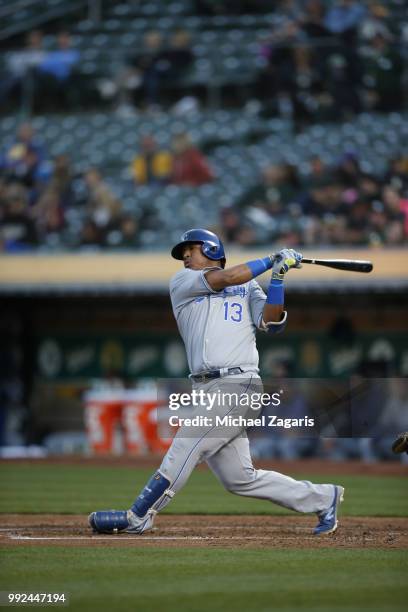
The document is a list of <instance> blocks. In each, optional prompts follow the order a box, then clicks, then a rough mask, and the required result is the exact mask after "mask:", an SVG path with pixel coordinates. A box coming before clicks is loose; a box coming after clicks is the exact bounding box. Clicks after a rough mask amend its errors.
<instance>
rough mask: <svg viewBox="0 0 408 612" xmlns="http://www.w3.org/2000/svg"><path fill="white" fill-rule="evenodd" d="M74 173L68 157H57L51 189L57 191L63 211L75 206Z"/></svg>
mask: <svg viewBox="0 0 408 612" xmlns="http://www.w3.org/2000/svg"><path fill="white" fill-rule="evenodd" d="M74 180H75V177H74V173H73V169H72V164H71V160H70V158H69V156H68V155H64V154H61V155H56V156H55V158H54V163H53V173H52V177H51V180H50V187H51V188H52V189H53V190H54V191H55V193H56V195H57V197H58V200H59V207H60V208H61V210H63V211H64V210H67V209H68V208H70V207H71V206H74V205H75V203H76V202H75V193H74Z"/></svg>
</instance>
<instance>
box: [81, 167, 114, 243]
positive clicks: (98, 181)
mask: <svg viewBox="0 0 408 612" xmlns="http://www.w3.org/2000/svg"><path fill="white" fill-rule="evenodd" d="M85 184H86V187H87V191H88V195H87V203H86V207H87V211H88V214H89V217H90V219H91V220H92V222H93V223H94V224H95V226H96V228H99V229H101V230H102V231H103V232H105V231H107V230H108V229H109V227H110V226H111V225H114V224H116V222H117V221H118V218H119V215H120V213H121V209H122V204H121V202H120V201H119V200H118V198H117V197H116V196H115V195H114V194H113V193H112V191H111V189H110V188H109V187H108V185H107V184H106V183H105V181H104V180H103V178H102V175H101V173H100V172H99V170H97V169H96V168H90V169H89V170H88V171H87V172H86V173H85ZM91 229H92V228H91V226H89V227H88V231H89V234H91V233H92V232H91ZM98 239H99V238H98Z"/></svg>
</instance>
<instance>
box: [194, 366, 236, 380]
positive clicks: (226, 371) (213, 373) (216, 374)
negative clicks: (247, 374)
mask: <svg viewBox="0 0 408 612" xmlns="http://www.w3.org/2000/svg"><path fill="white" fill-rule="evenodd" d="M243 371H244V370H242V368H239V367H235V368H221V369H219V370H208V371H207V372H200V373H199V374H190V376H189V378H191V379H192V380H194V382H206V381H207V380H212V379H213V378H222V377H223V376H229V375H230V374H242V373H243Z"/></svg>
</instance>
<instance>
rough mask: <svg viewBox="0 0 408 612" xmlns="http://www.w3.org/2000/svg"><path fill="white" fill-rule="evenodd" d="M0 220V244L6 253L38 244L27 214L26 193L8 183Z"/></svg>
mask: <svg viewBox="0 0 408 612" xmlns="http://www.w3.org/2000/svg"><path fill="white" fill-rule="evenodd" d="M2 209H3V211H2V212H3V214H2V216H1V219H0V244H1V245H2V248H3V250H5V251H7V252H18V251H25V250H27V249H30V248H32V247H34V246H35V245H36V244H37V243H38V236H37V230H36V227H35V225H34V222H33V220H32V219H31V217H30V214H29V207H28V198H27V191H26V189H25V188H24V187H23V186H22V185H19V184H18V183H10V184H9V185H8V186H7V187H6V190H5V193H4V204H3V206H2Z"/></svg>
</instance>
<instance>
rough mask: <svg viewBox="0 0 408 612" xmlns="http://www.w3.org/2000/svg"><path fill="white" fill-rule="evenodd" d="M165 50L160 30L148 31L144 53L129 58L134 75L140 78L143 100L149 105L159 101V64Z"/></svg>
mask: <svg viewBox="0 0 408 612" xmlns="http://www.w3.org/2000/svg"><path fill="white" fill-rule="evenodd" d="M162 50H163V37H162V35H161V33H160V32H159V31H158V30H151V31H149V32H146V34H145V35H144V37H143V48H142V53H141V54H139V55H137V56H136V57H134V56H133V57H131V58H129V62H128V63H129V65H130V66H131V68H133V69H134V71H135V72H134V76H136V77H137V78H138V79H139V83H140V85H141V89H142V95H143V102H144V103H145V104H147V105H152V104H153V105H155V104H157V103H158V93H159V76H158V71H157V64H158V62H159V60H160V55H161V52H162Z"/></svg>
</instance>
